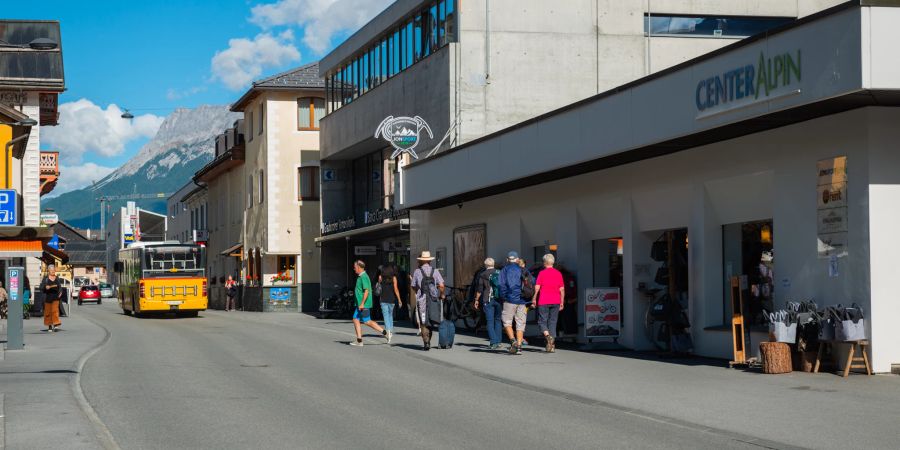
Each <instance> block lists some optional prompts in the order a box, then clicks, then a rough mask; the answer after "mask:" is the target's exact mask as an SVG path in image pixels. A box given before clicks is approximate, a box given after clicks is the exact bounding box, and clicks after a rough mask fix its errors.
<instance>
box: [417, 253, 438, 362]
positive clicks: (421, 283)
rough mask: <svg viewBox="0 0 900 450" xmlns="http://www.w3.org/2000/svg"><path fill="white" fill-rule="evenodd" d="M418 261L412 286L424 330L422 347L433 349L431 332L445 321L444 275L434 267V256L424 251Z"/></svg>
mask: <svg viewBox="0 0 900 450" xmlns="http://www.w3.org/2000/svg"><path fill="white" fill-rule="evenodd" d="M416 261H417V262H418V263H419V267H418V268H417V269H416V271H415V272H414V273H413V279H412V285H411V286H412V288H413V289H414V290H415V293H416V316H417V318H418V321H419V326H420V330H421V332H422V349H423V350H425V351H428V350H430V349H431V332H432V331H433V330H435V329H437V327H439V326H440V325H441V322H442V321H443V316H444V312H443V305H442V304H441V303H442V302H443V300H444V277H443V276H441V273H440V272H438V271H437V270H435V269H434V267H432V265H431V262H432V261H434V257H433V256H431V252H429V251H427V250H426V251H423V252H422V253H421V255H419V257H418V258H416Z"/></svg>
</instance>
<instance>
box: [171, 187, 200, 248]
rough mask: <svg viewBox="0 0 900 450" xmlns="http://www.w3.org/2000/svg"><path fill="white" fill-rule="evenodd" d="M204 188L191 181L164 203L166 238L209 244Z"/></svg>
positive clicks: (182, 241)
mask: <svg viewBox="0 0 900 450" xmlns="http://www.w3.org/2000/svg"><path fill="white" fill-rule="evenodd" d="M207 199H208V196H207V192H206V186H198V185H197V184H196V183H194V181H193V180H191V181H189V182H187V183H186V184H185V185H184V186H182V187H181V188H180V189H178V191H177V192H175V193H174V194H172V196H171V197H169V199H168V200H167V201H166V210H167V213H168V214H169V227H168V230H167V233H166V238H167V239H169V240H176V241H178V242H181V243H204V244H205V243H207V242H209V231H208V228H207V227H208V226H209V221H208V219H209V205H208V201H207Z"/></svg>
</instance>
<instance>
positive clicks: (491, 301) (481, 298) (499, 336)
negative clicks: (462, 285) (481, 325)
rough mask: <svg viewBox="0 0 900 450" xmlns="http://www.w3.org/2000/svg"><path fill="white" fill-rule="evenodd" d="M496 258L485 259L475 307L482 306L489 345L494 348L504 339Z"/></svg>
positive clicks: (479, 277)
mask: <svg viewBox="0 0 900 450" xmlns="http://www.w3.org/2000/svg"><path fill="white" fill-rule="evenodd" d="M494 264H495V262H494V258H487V259H485V260H484V270H483V271H482V272H481V274H480V275H479V276H478V285H477V286H476V289H475V309H476V310H477V309H479V308H482V309H483V310H484V317H485V320H486V321H487V323H486V324H485V327H486V328H487V333H488V343H489V344H488V345H489V347H490V348H491V349H492V350H496V349H498V348H500V341H502V340H503V325H502V322H501V320H500V316H501V315H503V304H502V303H500V273H499V272H497V269H496V268H495V267H494Z"/></svg>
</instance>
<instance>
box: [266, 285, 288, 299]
mask: <svg viewBox="0 0 900 450" xmlns="http://www.w3.org/2000/svg"><path fill="white" fill-rule="evenodd" d="M290 300H291V288H285V287H281V288H271V289H269V301H270V302H289V301H290Z"/></svg>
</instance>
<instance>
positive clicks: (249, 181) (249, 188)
mask: <svg viewBox="0 0 900 450" xmlns="http://www.w3.org/2000/svg"><path fill="white" fill-rule="evenodd" d="M252 207H253V175H250V176H249V177H247V208H248V209H249V208H252Z"/></svg>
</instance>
